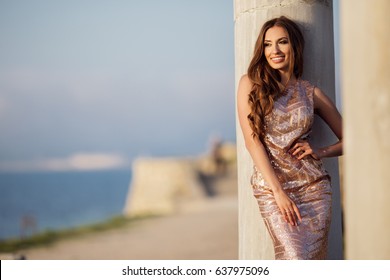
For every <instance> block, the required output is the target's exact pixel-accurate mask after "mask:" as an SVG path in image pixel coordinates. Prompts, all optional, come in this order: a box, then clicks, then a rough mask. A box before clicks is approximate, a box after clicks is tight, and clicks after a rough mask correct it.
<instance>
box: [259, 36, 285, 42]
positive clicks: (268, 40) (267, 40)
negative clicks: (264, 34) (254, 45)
mask: <svg viewBox="0 0 390 280" xmlns="http://www.w3.org/2000/svg"><path fill="white" fill-rule="evenodd" d="M283 39H286V40H288V38H287V37H280V38H279V39H277V40H276V41H280V40H283ZM264 42H272V40H270V39H264Z"/></svg>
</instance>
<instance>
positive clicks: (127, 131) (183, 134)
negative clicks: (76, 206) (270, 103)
mask: <svg viewBox="0 0 390 280" xmlns="http://www.w3.org/2000/svg"><path fill="white" fill-rule="evenodd" d="M233 28H234V22H233V1H230V0H229V1H226V0H213V1H207V0H197V1H189V0H188V1H183V0H165V1H161V0H149V1H136V0H112V1H108V0H106V1H103V0H67V1H52V0H35V1H30V0H13V1H6V0H0V171H9V170H18V171H23V170H73V169H100V168H127V166H129V164H130V163H131V161H132V160H133V159H134V158H136V157H139V156H157V157H162V156H164V157H167V156H169V157H170V156H180V157H181V156H196V155H199V154H201V153H204V152H206V151H207V149H208V145H209V143H210V140H211V139H212V138H213V137H219V138H221V139H223V140H226V141H230V142H234V141H235V105H234V94H235V93H234V50H233V49H234V43H233V36H234V31H233Z"/></svg>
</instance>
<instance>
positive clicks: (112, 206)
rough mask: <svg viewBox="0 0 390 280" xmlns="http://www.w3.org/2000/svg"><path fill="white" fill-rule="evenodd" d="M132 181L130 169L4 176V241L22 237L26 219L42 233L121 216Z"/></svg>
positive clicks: (0, 182) (0, 210) (0, 215)
mask: <svg viewBox="0 0 390 280" xmlns="http://www.w3.org/2000/svg"><path fill="white" fill-rule="evenodd" d="M130 178H131V171H127V170H126V171H125V170H115V171H113V170H110V171H94V172H48V173H43V172H39V173H38V172H36V173H35V172H31V173H0V240H1V239H7V238H10V237H19V236H20V235H21V220H22V219H23V217H26V216H29V217H33V219H34V220H35V222H36V231H35V233H38V232H42V231H45V230H56V229H64V228H71V227H76V226H79V225H84V224H89V223H95V222H100V221H103V220H106V219H109V218H111V217H113V216H116V215H120V214H121V213H122V210H123V208H124V205H125V202H126V196H127V193H128V188H129V183H130ZM28 230H29V228H27V232H26V233H27V234H33V233H34V232H33V227H31V232H29V231H28Z"/></svg>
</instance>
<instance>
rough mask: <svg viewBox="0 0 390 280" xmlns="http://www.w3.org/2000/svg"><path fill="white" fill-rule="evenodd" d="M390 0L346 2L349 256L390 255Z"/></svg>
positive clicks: (343, 3)
mask: <svg viewBox="0 0 390 280" xmlns="http://www.w3.org/2000/svg"><path fill="white" fill-rule="evenodd" d="M389 11H390V1H388V0H374V1H341V11H340V12H341V13H340V14H341V16H340V19H341V40H342V42H341V43H342V44H341V46H342V50H341V57H342V93H343V106H344V131H345V133H344V139H345V156H344V157H345V158H344V163H345V166H344V170H345V194H344V196H345V244H346V258H347V259H390V238H389V237H390V218H389V217H390V170H389V167H390V140H389V139H390V68H389V67H390V66H389V65H390V50H389V44H390V31H389V27H390V16H389V14H388V13H389Z"/></svg>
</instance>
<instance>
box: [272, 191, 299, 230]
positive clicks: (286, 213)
mask: <svg viewBox="0 0 390 280" xmlns="http://www.w3.org/2000/svg"><path fill="white" fill-rule="evenodd" d="M274 197H275V201H276V204H277V205H278V207H279V210H280V212H281V213H282V216H283V218H284V220H285V221H286V223H290V224H291V225H293V226H297V225H298V220H299V221H302V218H301V214H300V213H299V209H298V207H297V206H296V205H295V203H294V201H292V200H291V198H289V197H288V195H287V194H286V193H285V191H284V190H282V189H280V190H278V191H276V192H275V191H274Z"/></svg>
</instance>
